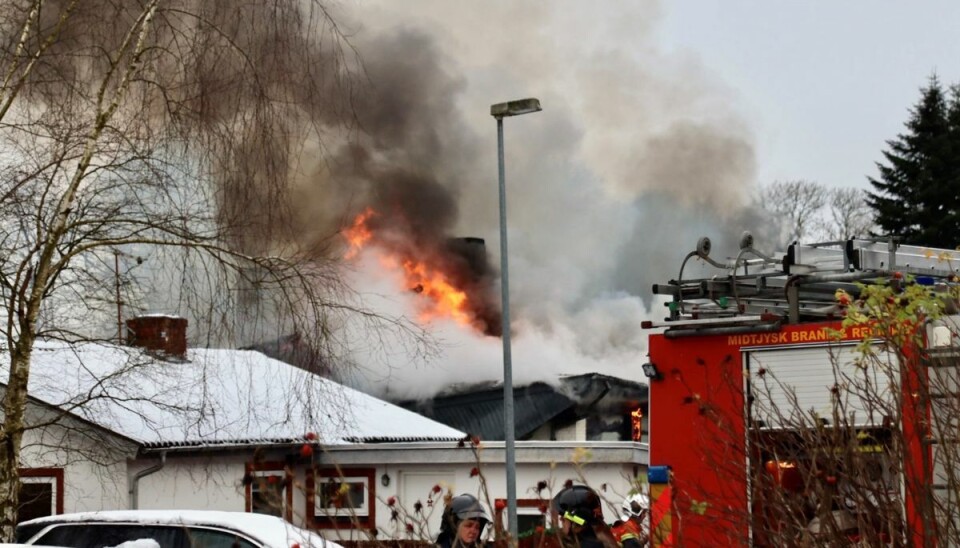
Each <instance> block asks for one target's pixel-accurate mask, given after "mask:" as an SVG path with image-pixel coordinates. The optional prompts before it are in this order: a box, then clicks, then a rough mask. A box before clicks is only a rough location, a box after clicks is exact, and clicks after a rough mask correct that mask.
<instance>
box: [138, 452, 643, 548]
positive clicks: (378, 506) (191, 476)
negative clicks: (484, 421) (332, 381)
mask: <svg viewBox="0 0 960 548" xmlns="http://www.w3.org/2000/svg"><path fill="white" fill-rule="evenodd" d="M292 452H293V451H288V453H292ZM248 455H249V454H241V453H233V454H216V455H215V456H211V457H196V456H184V455H177V454H168V456H167V459H166V463H165V465H164V467H163V469H162V470H161V471H159V472H157V473H154V474H151V475H148V476H146V477H144V478H142V479H141V480H140V483H139V492H140V495H139V508H142V509H168V508H182V509H211V510H228V511H241V512H242V511H245V509H246V492H245V486H244V484H243V477H244V474H245V473H246V465H247V464H249V462H248V459H249V456H248ZM265 458H267V459H270V456H269V455H265ZM274 458H278V456H277V455H274ZM157 459H158V456H157V455H152V456H151V457H150V458H148V459H140V460H138V461H137V462H136V463H132V465H131V475H132V474H133V473H134V472H135V471H136V470H139V469H144V468H146V467H149V466H151V465H153V464H156V462H158V460H157ZM313 460H314V464H315V465H316V466H321V467H325V466H332V465H337V466H340V467H343V468H353V469H358V468H359V469H367V470H371V471H372V472H373V482H372V489H373V494H374V497H375V499H376V503H375V515H376V528H377V529H378V530H379V532H380V535H381V536H380V538H384V537H393V538H410V537H414V538H423V536H430V537H433V536H435V535H436V533H437V531H438V529H439V524H440V513H441V510H442V508H441V507H440V506H441V505H442V502H441V503H440V504H437V505H433V508H431V506H430V505H429V504H428V499H431V498H432V499H433V500H435V501H438V502H439V501H441V500H442V498H441V495H439V494H432V488H433V487H434V486H435V485H439V486H440V487H441V489H442V490H443V492H447V491H450V492H452V493H454V494H460V493H471V494H474V495H477V496H478V497H479V498H481V500H482V501H483V502H484V506H486V507H487V511H488V512H489V513H490V514H491V515H492V514H493V512H494V509H493V508H492V507H491V506H492V505H493V504H494V501H495V500H496V499H505V498H506V487H505V483H506V480H505V473H504V465H503V460H504V458H503V443H502V442H499V443H496V442H493V443H491V444H489V446H487V447H484V448H483V449H482V450H481V451H480V459H479V463H478V460H477V458H476V457H475V456H474V453H473V452H472V451H471V450H470V449H469V448H456V447H455V444H450V443H446V444H439V443H421V444H417V443H406V444H377V445H357V446H343V447H336V448H332V449H330V450H329V451H327V452H325V453H321V454H318V455H316V456H315V457H314V458H313ZM385 462H389V463H391V464H384V463H385ZM517 463H518V464H517V468H516V470H517V498H518V499H521V500H522V499H535V498H537V495H536V487H537V484H538V483H539V482H541V481H544V482H547V484H548V488H547V490H545V491H544V492H543V497H544V498H549V496H550V492H554V493H555V492H556V491H558V490H560V489H561V488H562V487H563V484H564V482H565V481H567V480H573V481H575V482H577V483H583V482H586V483H588V484H589V485H591V486H594V487H595V488H597V489H598V490H601V494H602V495H603V496H604V497H605V498H606V499H607V500H608V501H609V502H610V504H612V505H617V504H619V503H620V501H621V500H622V497H623V495H624V494H625V493H626V492H627V490H628V489H629V488H630V486H631V478H634V477H637V476H639V477H640V478H645V477H646V446H644V445H642V444H637V443H631V442H616V443H610V442H578V443H569V444H561V443H557V442H517ZM308 468H309V464H307V463H306V462H301V463H299V464H296V465H294V466H293V472H294V477H293V482H292V495H293V496H292V507H291V510H292V511H291V514H292V516H293V521H294V523H296V524H298V525H304V524H305V523H306V522H307V521H308V520H307V519H306V518H307V516H306V509H307V494H306V485H307V469H308ZM474 468H478V469H479V471H480V474H479V475H473V474H472V471H473V469H474ZM384 476H386V478H387V479H386V482H387V485H386V486H384V485H382V481H383V478H384ZM481 480H483V481H485V482H486V487H487V495H484V493H483V490H482V488H481ZM603 486H606V491H602V487H603ZM391 497H396V499H397V503H396V504H395V506H394V507H392V508H391V507H390V506H388V504H387V501H388V500H389V499H390V498H391ZM417 501H420V502H421V503H422V504H423V507H424V510H423V512H422V514H421V516H422V518H423V519H418V518H417V515H416V514H415V512H414V511H413V508H414V504H415V503H416V502H417ZM394 509H398V510H401V511H402V512H406V513H407V514H409V515H408V516H403V514H402V513H401V519H400V520H398V521H391V519H390V518H391V513H392V510H394ZM531 512H533V513H538V510H536V509H535V508H522V509H521V513H531ZM605 517H606V518H607V520H608V521H612V520H613V519H615V515H614V513H613V512H612V511H610V510H609V509H608V510H607V511H606V512H605ZM407 523H411V524H412V525H414V526H415V528H416V529H417V530H416V531H415V533H414V534H413V535H409V534H408V533H407V531H406V524H407ZM421 526H424V527H425V528H424V529H422V530H421ZM321 530H322V531H323V533H324V535H325V536H327V537H328V538H330V539H341V540H356V539H366V538H368V537H367V536H366V535H367V533H366V530H363V531H358V530H351V529H346V530H344V529H341V530H334V529H321Z"/></svg>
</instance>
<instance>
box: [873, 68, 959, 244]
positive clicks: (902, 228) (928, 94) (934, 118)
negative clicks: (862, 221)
mask: <svg viewBox="0 0 960 548" xmlns="http://www.w3.org/2000/svg"><path fill="white" fill-rule="evenodd" d="M948 95H949V97H948ZM905 126H906V132H905V133H902V134H900V135H898V136H897V138H896V139H893V140H890V141H888V142H887V145H888V146H889V149H888V150H887V151H885V152H884V153H883V155H884V158H885V162H883V163H880V162H878V163H877V168H878V170H879V172H880V177H879V178H877V179H874V178H870V179H869V180H870V184H871V185H872V186H873V188H874V192H870V193H869V195H868V199H867V201H868V203H869V204H870V207H871V208H873V210H874V211H875V212H876V223H877V225H879V227H880V228H881V229H882V231H883V232H884V233H888V234H894V235H897V236H900V237H902V238H903V240H904V242H906V243H910V244H915V245H926V246H931V247H941V248H948V249H953V248H954V247H955V246H957V244H960V88H958V87H957V86H952V87H951V88H950V89H949V91H948V92H944V90H943V88H942V87H941V85H940V82H939V80H938V79H937V78H936V76H933V77H931V78H930V82H929V84H928V85H927V87H925V88H923V89H922V96H921V98H920V101H919V103H917V105H916V106H915V107H914V108H913V109H912V110H911V116H910V119H909V120H908V121H907V122H906V124H905Z"/></svg>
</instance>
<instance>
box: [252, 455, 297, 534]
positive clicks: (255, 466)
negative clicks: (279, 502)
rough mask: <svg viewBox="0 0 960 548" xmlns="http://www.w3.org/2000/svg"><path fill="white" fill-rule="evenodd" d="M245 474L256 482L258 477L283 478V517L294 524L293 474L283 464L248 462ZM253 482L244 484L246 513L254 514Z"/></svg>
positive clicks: (275, 462) (276, 462) (277, 462)
mask: <svg viewBox="0 0 960 548" xmlns="http://www.w3.org/2000/svg"><path fill="white" fill-rule="evenodd" d="M244 472H245V474H246V475H247V476H248V477H251V478H252V479H253V481H256V479H257V478H258V477H269V476H283V511H282V512H281V517H282V518H283V519H284V520H286V521H289V522H291V523H292V522H293V488H292V487H293V474H292V473H291V471H290V469H289V468H287V466H286V465H285V464H284V463H283V462H279V461H267V462H248V463H246V466H245V470H244ZM253 481H245V482H244V484H245V485H244V511H246V512H248V513H253Z"/></svg>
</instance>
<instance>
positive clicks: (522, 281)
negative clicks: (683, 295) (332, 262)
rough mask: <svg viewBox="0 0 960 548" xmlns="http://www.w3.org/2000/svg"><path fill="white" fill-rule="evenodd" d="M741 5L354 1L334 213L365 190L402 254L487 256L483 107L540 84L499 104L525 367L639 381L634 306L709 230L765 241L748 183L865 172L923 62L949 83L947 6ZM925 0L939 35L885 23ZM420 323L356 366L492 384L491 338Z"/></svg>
mask: <svg viewBox="0 0 960 548" xmlns="http://www.w3.org/2000/svg"><path fill="white" fill-rule="evenodd" d="M941 4H942V6H941V7H942V8H946V7H947V3H946V2H943V3H941ZM721 5H722V6H721ZM747 5H748V2H732V3H731V2H722V3H721V2H706V3H701V2H693V1H682V2H669V3H663V4H662V5H661V4H660V3H659V2H654V1H634V2H629V3H627V2H618V3H611V4H610V5H609V6H604V7H597V6H595V5H590V4H588V3H583V2H566V1H564V2H532V1H531V2H509V1H496V2H445V1H439V0H434V1H426V0H418V1H405V2H390V1H387V0H380V1H375V0H371V1H367V2H355V3H349V4H343V5H341V8H342V10H343V12H342V15H341V17H342V18H343V19H344V22H345V26H346V27H349V28H351V29H353V31H354V33H353V37H354V38H353V43H354V45H355V46H356V47H357V49H358V51H359V54H360V56H361V57H362V59H363V61H364V63H365V71H366V74H367V77H368V81H367V83H366V86H367V90H366V92H365V93H364V94H362V96H361V98H360V99H359V101H358V103H357V107H358V115H359V118H360V122H361V124H362V126H363V130H364V137H363V138H362V139H361V140H360V142H359V144H357V145H356V146H352V147H350V149H349V150H342V151H340V152H339V153H338V154H337V155H335V157H334V158H333V161H332V163H331V165H333V166H334V167H333V168H332V170H333V172H334V176H333V177H331V179H332V183H331V184H332V185H333V187H332V188H334V189H337V190H338V191H337V192H334V193H333V194H331V193H329V192H328V193H326V194H325V195H324V196H325V198H324V199H325V200H326V201H327V202H332V203H335V204H336V205H334V206H331V205H330V204H329V203H327V204H326V206H325V207H328V208H331V207H332V209H333V210H337V209H340V208H342V209H343V210H344V211H345V215H352V214H355V213H358V212H359V211H358V210H356V208H357V206H360V205H368V204H373V205H374V206H375V207H376V208H377V210H378V211H382V212H385V213H382V214H381V216H380V218H379V219H380V220H379V222H381V223H383V224H384V225H389V226H391V227H393V234H394V235H393V236H391V237H388V238H386V241H387V242H388V243H387V244H386V245H388V246H392V247H393V249H397V248H399V247H405V248H406V247H410V246H413V247H416V248H427V249H437V248H439V247H441V244H442V242H444V241H445V239H446V238H448V237H457V236H474V237H480V238H484V239H485V240H486V247H487V250H488V252H489V253H490V258H491V262H492V263H494V264H498V262H499V239H498V224H497V223H498V202H497V164H496V160H497V157H496V125H495V121H494V119H493V118H492V117H490V115H489V107H490V105H491V104H493V103H498V102H502V101H507V100H513V99H519V98H524V97H537V98H539V99H540V101H541V103H542V105H543V109H544V110H543V112H540V113H535V114H529V115H525V116H522V117H519V118H508V119H506V120H505V143H506V145H505V148H506V166H507V167H506V171H507V187H508V225H509V244H510V268H509V273H510V284H511V312H512V316H513V327H514V331H513V333H514V338H513V370H514V379H515V382H516V383H518V384H523V383H525V382H529V381H533V380H550V379H556V378H557V377H558V376H560V375H563V374H576V373H586V372H591V371H597V372H603V373H608V374H613V375H617V376H622V377H626V378H631V379H635V380H640V379H642V375H641V374H640V373H639V366H640V364H642V363H643V361H644V359H645V348H646V337H647V334H648V333H647V332H644V331H642V330H640V328H639V325H640V321H641V320H643V319H648V318H659V317H662V316H663V314H664V313H663V311H662V304H661V303H658V302H656V301H655V300H654V299H652V298H651V295H650V287H651V285H652V284H654V283H664V282H666V281H667V280H669V279H671V278H675V277H676V276H677V274H678V271H679V268H680V263H681V261H682V260H683V257H684V255H685V254H686V253H687V252H688V251H690V250H692V249H693V248H694V246H695V244H696V241H697V238H698V237H699V236H702V235H707V236H710V237H711V238H712V239H713V241H714V249H715V251H714V255H720V256H723V255H722V254H723V253H724V252H725V251H726V252H727V253H729V248H727V249H726V250H725V249H724V242H735V241H736V238H737V237H738V236H739V234H740V232H741V231H742V230H744V229H750V230H753V231H754V233H755V234H756V235H757V247H758V248H760V249H766V248H765V246H764V241H765V239H764V237H763V236H764V233H765V232H766V231H768V230H771V228H770V227H769V223H765V222H763V221H762V219H761V216H760V215H759V214H758V212H757V211H755V209H751V208H748V207H745V206H746V205H747V204H748V203H749V200H750V198H751V197H752V196H753V195H754V193H755V191H756V188H757V185H758V184H762V183H766V182H770V181H771V180H773V179H795V178H808V179H814V180H818V181H820V182H823V183H825V184H827V185H829V186H860V185H863V179H864V176H865V175H868V174H873V164H872V162H873V161H875V160H877V159H879V157H880V155H879V150H880V149H881V148H882V146H883V141H884V140H885V139H889V138H891V137H893V136H894V135H895V133H896V132H898V131H900V128H901V127H902V123H903V120H904V119H905V116H906V112H907V108H908V107H909V106H910V105H911V104H912V103H913V102H914V101H915V100H916V98H917V95H918V91H917V90H918V88H919V87H920V86H921V85H923V83H924V82H925V78H926V77H927V76H928V75H929V74H930V73H931V72H932V71H933V70H937V71H938V73H939V74H940V75H941V77H942V78H943V79H944V80H945V81H947V82H951V81H953V80H954V79H955V78H954V75H953V74H952V73H951V70H952V72H953V73H956V74H957V75H958V76H957V78H960V55H958V53H960V52H957V46H956V44H955V42H956V41H955V40H954V39H953V37H952V35H950V34H947V27H946V21H948V20H952V21H956V20H958V19H957V18H956V17H952V18H951V17H947V16H944V15H943V14H942V13H940V14H936V13H934V10H930V13H929V14H911V13H910V12H909V11H908V9H909V8H906V7H903V8H900V7H897V8H895V9H893V8H891V9H889V10H885V9H884V8H877V7H875V6H873V4H872V3H871V4H869V5H868V3H867V2H853V3H850V4H849V5H848V4H844V6H842V7H837V6H833V5H832V4H830V5H828V3H826V2H822V3H819V5H814V4H812V3H811V4H807V3H804V4H802V5H800V4H796V5H789V6H778V7H776V8H774V7H759V8H757V7H756V6H752V5H751V7H750V8H749V9H747ZM949 9H950V10H953V11H954V12H955V15H960V13H956V12H957V9H956V8H954V7H950V8H949ZM888 12H889V13H888ZM913 15H916V18H915V19H916V21H917V22H918V24H919V21H921V20H927V22H928V23H930V24H931V25H932V31H931V32H928V33H926V34H922V35H918V37H917V38H916V41H911V42H909V43H906V44H905V43H902V42H899V40H897V39H894V38H893V37H899V38H902V37H903V35H902V34H897V33H895V32H894V31H895V30H896V28H895V26H894V23H897V24H901V23H905V24H906V25H907V26H912V25H911V21H914V18H911V16H913ZM897 42H899V43H897ZM938 46H939V47H938ZM951 51H952V53H951ZM884 53H888V54H889V55H884ZM900 63H903V64H904V66H903V67H900V69H899V70H898V67H899V64H900ZM851 179H856V180H851ZM331 195H332V196H336V197H337V199H336V200H332V199H331ZM390 211H395V212H396V213H389V212H390ZM401 225H402V226H401ZM772 232H773V231H771V233H772ZM768 241H769V240H768ZM766 250H767V251H771V250H769V249H766ZM356 261H357V262H356V264H355V266H356V274H355V276H354V280H355V283H356V284H357V286H358V288H359V289H361V290H362V291H364V292H365V294H366V301H367V303H368V304H370V305H372V306H375V307H377V308H379V309H381V310H384V311H387V312H391V313H396V314H403V315H407V316H411V317H413V316H416V314H417V312H416V299H418V298H420V296H419V295H418V294H416V293H412V292H410V291H408V290H407V289H408V288H404V287H403V286H404V282H403V281H402V280H401V279H400V276H399V274H398V273H396V272H391V271H390V270H389V269H385V268H384V267H383V266H382V263H381V262H380V260H379V258H378V256H377V255H376V252H372V251H367V252H364V253H363V254H361V256H359V257H358V258H357V259H356ZM694 272H695V271H691V270H688V272H687V273H685V275H691V274H694ZM492 289H493V290H494V293H493V295H494V298H495V299H496V298H498V295H499V294H498V293H496V291H499V288H498V287H493V288H492ZM430 327H431V331H432V333H433V335H434V336H435V337H437V340H438V341H439V342H440V343H441V349H442V352H441V354H440V355H439V356H438V357H437V358H436V359H434V360H431V361H430V362H428V363H420V362H416V361H413V360H409V359H407V357H405V356H404V354H403V353H402V352H395V353H390V352H388V353H387V354H384V353H382V352H372V353H367V352H364V351H362V350H361V351H358V352H357V354H356V356H355V359H356V360H357V361H358V363H359V364H361V365H362V366H363V370H364V371H365V374H364V376H363V378H362V379H360V380H359V381H358V382H359V383H360V384H363V385H366V386H367V387H368V389H369V390H371V391H373V392H375V393H381V394H389V395H391V396H392V397H397V398H403V397H411V396H412V397H419V396H426V395H429V394H432V393H434V392H435V391H437V390H439V389H442V388H444V387H447V386H449V385H450V384H454V383H470V382H478V381H500V380H501V379H502V369H501V368H502V354H501V345H500V339H499V338H495V337H485V336H483V335H480V334H478V333H477V332H476V331H475V330H471V329H468V328H464V327H461V326H458V325H456V324H454V323H453V322H445V321H434V322H433V323H432V324H431V326H430Z"/></svg>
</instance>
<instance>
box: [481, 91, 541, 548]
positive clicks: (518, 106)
mask: <svg viewBox="0 0 960 548" xmlns="http://www.w3.org/2000/svg"><path fill="white" fill-rule="evenodd" d="M539 111H540V100H539V99H533V98H530V99H519V100H517V101H509V102H507V103H497V104H496V105H492V106H491V107H490V115H491V116H493V117H494V118H496V119H497V159H498V165H499V167H500V295H501V299H502V302H501V306H502V308H503V316H502V318H503V321H502V323H503V328H502V329H503V430H504V451H505V455H504V459H505V460H504V468H505V469H506V472H507V523H508V524H509V526H510V540H511V541H512V542H514V543H515V542H516V541H517V458H516V453H515V448H514V434H515V432H514V429H515V425H514V420H513V369H512V367H513V366H512V364H511V361H510V360H511V358H510V281H509V280H510V277H509V276H508V273H507V185H506V181H505V176H504V167H503V119H504V118H505V117H507V116H519V115H521V114H529V113H531V112H539Z"/></svg>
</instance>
